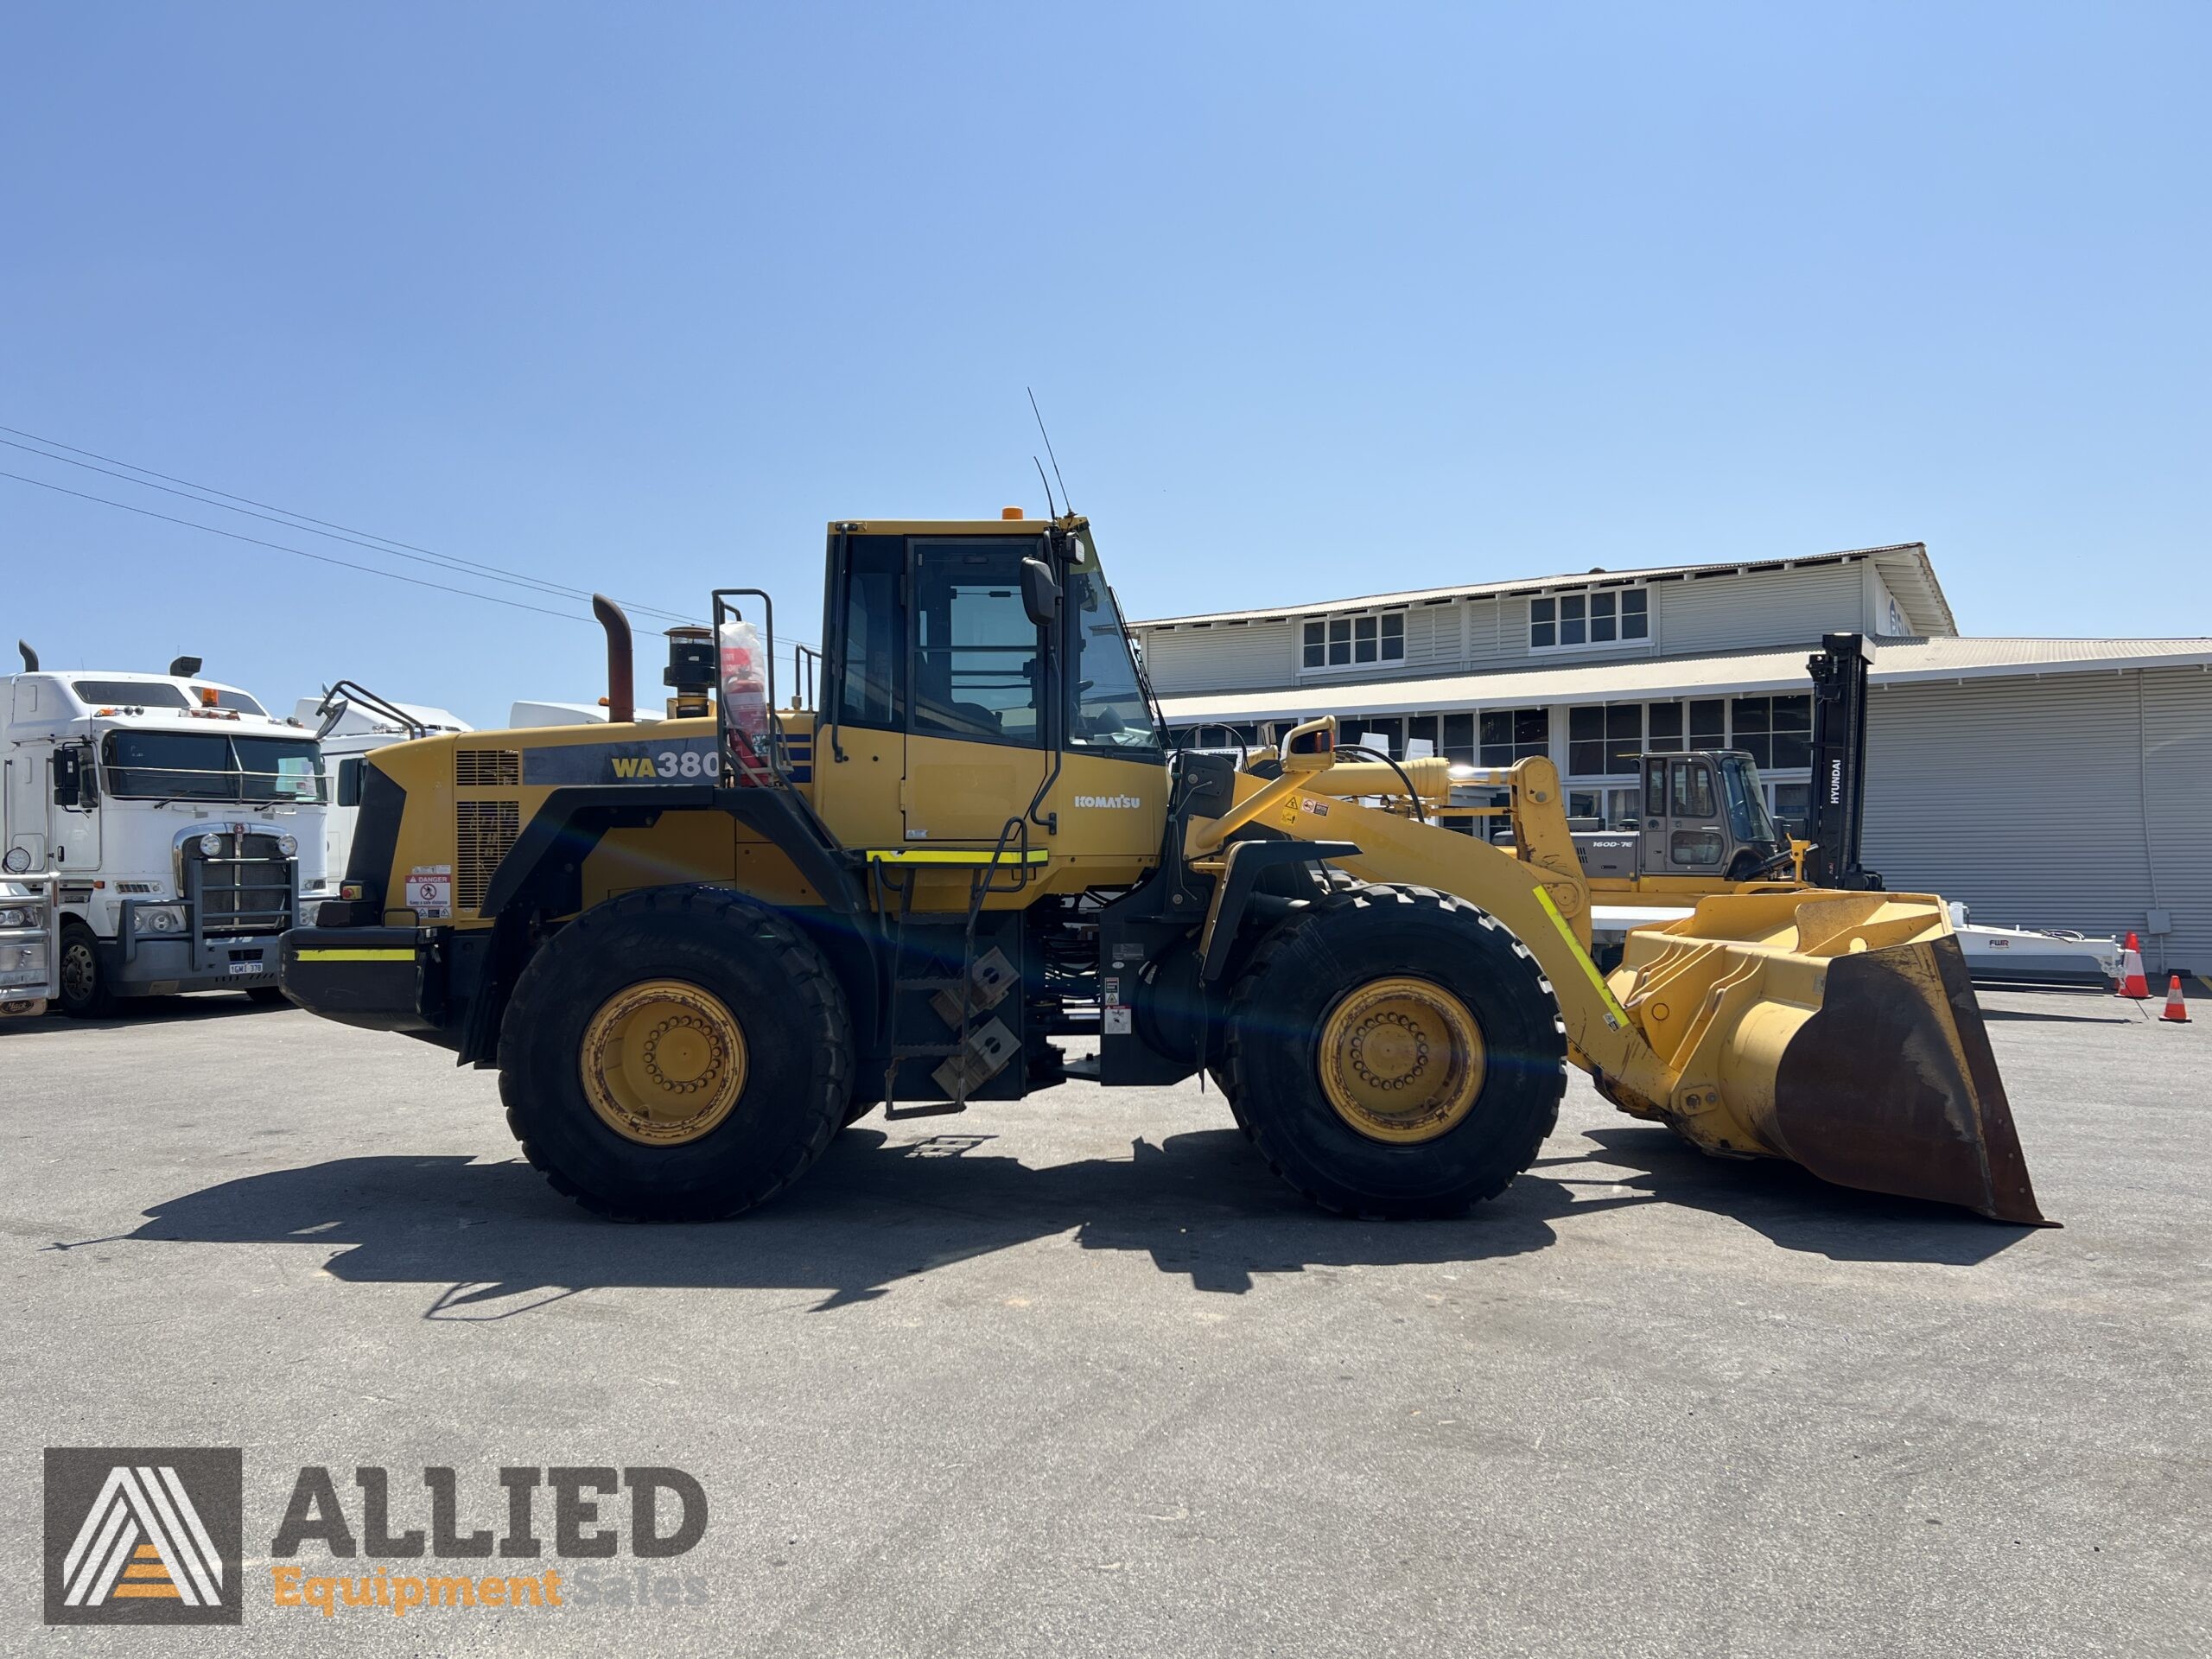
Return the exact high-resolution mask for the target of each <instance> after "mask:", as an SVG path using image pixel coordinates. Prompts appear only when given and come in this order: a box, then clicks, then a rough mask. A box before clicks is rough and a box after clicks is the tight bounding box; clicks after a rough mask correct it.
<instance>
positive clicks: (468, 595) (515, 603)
mask: <svg viewBox="0 0 2212 1659" xmlns="http://www.w3.org/2000/svg"><path fill="white" fill-rule="evenodd" d="M0 478H12V479H14V480H16V482H17V483H18V484H34V485H36V486H38V487H39V488H40V489H41V490H52V491H53V492H54V493H55V494H57V495H73V496H75V497H76V498H77V499H79V501H96V502H98V503H99V505H101V506H104V507H114V508H116V509H117V510H118V512H135V513H137V514H138V515H139V517H141V518H159V519H161V520H162V522H164V523H165V524H182V525H183V526H184V527H185V528H186V529H187V530H204V531H207V534H209V535H210V536H223V537H228V538H229V539H230V540H232V541H234V542H251V543H252V544H253V545H254V546H256V547H268V548H274V549H275V550H277V552H279V553H291V554H296V555H297V556H299V557H301V558H302V559H313V560H315V563H318V564H334V565H337V566H339V567H340V569H346V570H359V571H360V572H362V573H363V574H364V575H372V576H382V577H384V578H385V579H386V580H387V581H390V582H411V583H412V584H413V585H414V586H416V587H417V588H436V589H437V590H438V591H439V592H440V593H442V594H460V595H461V597H462V598H463V599H480V600H482V601H485V602H486V604H490V605H505V606H507V607H510V608H512V609H514V610H518V611H535V612H537V614H538V615H540V616H557V617H559V618H561V619H562V620H563V621H566V622H588V621H590V620H591V619H590V618H589V617H584V616H578V615H577V614H576V613H575V612H573V611H552V610H548V609H546V607H544V606H543V605H525V604H524V603H523V602H522V601H520V600H518V599H503V598H501V597H500V596H499V594H479V593H472V592H471V591H470V590H469V589H467V588H449V587H448V586H447V585H446V584H445V583H444V582H425V581H424V580H423V578H422V577H420V576H407V575H401V574H400V573H399V572H398V571H397V570H379V569H377V568H376V567H375V566H374V565H372V564H356V563H353V560H351V559H334V558H332V557H331V556H329V555H328V554H327V553H310V552H308V550H307V549H305V548H303V547H287V546H285V545H284V544H283V543H282V542H267V541H264V540H262V538H261V537H258V536H241V535H240V534H238V531H234V530H219V529H217V528H216V527H215V526H214V525H213V524H198V523H195V522H194V520H192V519H190V518H176V517H175V516H174V515H173V514H170V513H166V512H154V511H153V510H152V509H151V508H150V507H134V506H132V505H130V503H129V502H127V501H111V500H109V499H107V498H106V497H105V496H104V495H87V494H86V493H85V492H84V491H82V490H72V489H68V488H66V487H64V486H61V485H60V484H49V483H48V482H47V481H46V480H44V479H42V478H27V477H25V476H24V475H23V474H21V473H10V472H0Z"/></svg>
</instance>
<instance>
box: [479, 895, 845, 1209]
mask: <svg viewBox="0 0 2212 1659" xmlns="http://www.w3.org/2000/svg"><path fill="white" fill-rule="evenodd" d="M499 1060H500V1070H499V1095H500V1098H501V1099H502V1100H503V1101H505V1103H506V1108H507V1126H508V1128H510V1129H512V1131H513V1133H514V1136H515V1139H516V1140H518V1141H520V1142H521V1143H522V1149H523V1154H524V1156H525V1157H526V1158H528V1159H529V1160H530V1161H531V1164H532V1165H534V1166H536V1167H537V1169H538V1170H540V1171H541V1172H542V1173H543V1174H544V1175H545V1177H546V1179H548V1180H550V1182H551V1183H552V1184H553V1185H554V1187H555V1188H556V1190H557V1191H559V1192H563V1193H565V1194H567V1195H568V1196H569V1197H570V1198H575V1200H576V1201H577V1202H578V1203H580V1204H582V1205H584V1207H585V1208H587V1209H588V1210H591V1211H595V1212H596V1213H598V1214H601V1215H604V1216H610V1217H617V1218H620V1219H626V1220H652V1221H715V1220H720V1219H722V1218H723V1217H728V1216H734V1215H736V1214H738V1213H739V1212H740V1211H745V1210H749V1209H751V1208H752V1207H753V1205H757V1204H760V1203H763V1202H765V1201H766V1199H768V1198H772V1197H774V1196H775V1195H776V1194H777V1193H779V1192H781V1191H783V1189H784V1188H785V1187H786V1186H788V1185H791V1182H793V1181H795V1180H797V1179H798V1177H799V1176H800V1175H801V1174H803V1173H804V1172H805V1170H806V1168H807V1166H809V1165H810V1164H812V1163H813V1162H814V1160H816V1159H817V1158H818V1157H820V1156H821V1155H822V1152H823V1148H824V1147H827V1146H828V1145H829V1139H830V1137H831V1136H832V1135H835V1134H836V1131H837V1129H838V1128H840V1127H841V1125H842V1121H843V1118H844V1114H845V1110H846V1106H847V1103H848V1102H849V1100H850V1098H851V1096H852V1092H853V1039H852V1022H851V1018H850V1015H849V1012H848V1010H847V1008H846V1004H845V996H844V993H843V991H842V988H840V987H839V985H838V983H837V980H836V976H835V975H833V974H832V973H831V972H830V969H829V964H828V963H826V962H824V961H823V957H822V954H821V952H820V951H818V950H816V949H815V947H814V946H813V945H812V944H810V942H809V941H808V940H807V938H806V937H805V935H804V934H803V933H801V932H800V931H798V929H797V928H796V927H794V926H792V925H791V924H790V923H789V922H787V921H785V920H784V919H783V918H781V917H779V916H778V915H776V914H775V913H774V912H772V911H769V910H767V909H766V908H764V907H763V906H760V905H758V904H755V903H754V902H753V901H752V900H751V899H747V898H745V897H743V896H742V895H741V894H738V893H731V892H728V891H726V890H723V889H720V888H713V887H654V888H649V889H647V890H645V891H644V892H640V893H626V894H624V895H623V896H622V897H620V898H619V899H612V900H610V901H609V902H607V903H606V904H604V905H601V906H598V907H597V908H595V909H593V910H589V911H587V912H584V914H582V916H579V917H578V918H576V919H575V921H573V922H571V923H569V925H568V926H567V927H565V928H563V930H562V931H560V932H559V933H558V934H557V935H556V936H555V937H554V938H552V939H551V940H550V942H548V943H547V944H545V945H544V946H543V947H542V948H541V949H540V950H538V952H537V955H536V956H535V957H532V958H531V963H530V965H529V966H528V967H527V968H525V969H524V970H523V975H522V977H521V979H520V980H519V981H518V982H517V984H516V986H515V991H514V995H513V998H512V1000H511V1001H510V1002H509V1003H508V1006H507V1012H506V1017H505V1021H504V1022H503V1024H502V1025H501V1027H500V1034H499Z"/></svg>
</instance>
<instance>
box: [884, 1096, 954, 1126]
mask: <svg viewBox="0 0 2212 1659" xmlns="http://www.w3.org/2000/svg"><path fill="white" fill-rule="evenodd" d="M967 1109H968V1103H967V1102H966V1101H964V1100H940V1101H934V1102H932V1103H930V1104H929V1105H927V1106H886V1107H885V1108H884V1109H883V1121H884V1122H887V1123H896V1122H899V1120H900V1119H901V1118H907V1117H949V1116H951V1115H952V1114H953V1113H954V1112H964V1111H966V1110H967Z"/></svg>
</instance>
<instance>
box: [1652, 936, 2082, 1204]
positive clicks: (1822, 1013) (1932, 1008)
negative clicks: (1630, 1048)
mask: <svg viewBox="0 0 2212 1659" xmlns="http://www.w3.org/2000/svg"><path fill="white" fill-rule="evenodd" d="M1611 983H1612V988H1613V991H1614V994H1615V995H1617V996H1618V998H1619V999H1620V1001H1621V1003H1622V1004H1623V1006H1624V1007H1625V1008H1626V1010H1627V1011H1628V1014H1629V1016H1630V1019H1631V1020H1633V1021H1634V1022H1635V1023H1636V1025H1637V1027H1638V1028H1639V1029H1640V1030H1641V1031H1642V1032H1643V1035H1644V1038H1645V1039H1646V1040H1647V1041H1649V1043H1650V1044H1651V1046H1652V1047H1653V1049H1654V1051H1655V1052H1656V1053H1657V1054H1658V1055H1659V1057H1660V1058H1661V1059H1662V1061H1663V1062H1664V1063H1665V1064H1666V1065H1667V1067H1668V1069H1669V1071H1673V1072H1674V1073H1675V1075H1676V1077H1678V1079H1679V1082H1678V1084H1677V1086H1676V1088H1675V1093H1674V1096H1673V1098H1672V1099H1671V1100H1670V1101H1669V1102H1668V1103H1667V1104H1666V1105H1665V1106H1664V1107H1663V1108H1662V1109H1661V1110H1660V1111H1659V1112H1658V1113H1657V1115H1658V1116H1661V1117H1662V1118H1663V1119H1664V1121H1666V1122H1668V1123H1669V1125H1671V1126H1672V1127H1673V1128H1675V1129H1676V1130H1678V1131H1679V1132H1680V1133H1681V1134H1682V1135H1684V1136H1685V1137H1686V1138H1687V1139H1688V1140H1689V1141H1692V1142H1694V1144H1696V1145H1698V1146H1700V1147H1705V1148H1706V1149H1707V1151H1710V1152H1715V1153H1719V1154H1722V1155H1724V1156H1746V1155H1748V1156H1754V1157H1758V1156H1764V1157H1771V1158H1784V1159H1788V1160H1790V1161H1791V1162H1793V1163H1796V1164H1799V1165H1802V1166H1803V1167H1805V1168H1806V1169H1808V1170H1809V1171H1811V1172H1812V1173H1814V1174H1815V1175H1817V1176H1819V1177H1820V1178H1821V1179H1822V1180H1826V1181H1834V1183H1836V1184H1837V1185H1840V1186H1855V1187H1861V1188H1864V1189H1866V1190H1867V1191H1869V1192H1893V1193H1897V1194H1900V1195H1902V1196H1904V1197H1908V1198H1931V1199H1935V1200H1936V1201H1938V1202H1941V1203H1944V1204H1956V1205H1963V1206H1964V1207H1965V1208H1967V1209H1968V1210H1973V1211H1977V1212H1979V1213H1980V1214H1981V1215H1985V1216H1987V1217H1991V1218H1992V1219H1993V1220H1997V1221H2008V1222H2018V1223H2021V1224H2027V1225H2035V1226H2041V1225H2049V1224H2048V1223H2046V1222H2045V1221H2044V1217H2043V1214H2042V1212H2041V1211H2039V1210H2037V1207H2036V1198H2035V1190H2034V1188H2033V1187H2032V1186H2031V1185H2030V1183H2029V1180H2028V1168H2027V1160H2026V1159H2025V1158H2024V1156H2023V1154H2021V1151H2020V1141H2019V1136H2018V1133H2017V1132H2016V1131H2015V1130H2014V1128H2013V1127H2012V1106H2011V1104H2010V1103H2009V1102H2008V1101H2007V1100H2006V1099H2005V1084H2004V1082H2003V1080H2002V1079H2001V1078H1999V1076H1998V1074H1997V1063H1996V1059H1995V1057H1994V1056H1993V1054H1992V1052H1991V1051H1990V1046H1989V1033H1988V1029H1987V1027H1985V1026H1984V1025H1983V1023H1982V1018H1981V1009H1980V1005H1979V1004H1978V1003H1977V1002H1976V1001H1974V990H1973V988H1972V986H1971V985H1969V983H1968V982H1967V969H1966V957H1965V956H1964V954H1963V953H1962V952H1961V950H1960V949H1959V942H1958V939H1957V938H1956V937H1955V935H1954V934H1953V933H1952V931H1951V925H1950V918H1949V913H1948V911H1947V910H1946V909H1945V907H1944V905H1943V901H1942V899H1937V898H1935V897H1933V896H1931V895H1927V894H1920V893H1832V892H1809V893H1808V892H1796V893H1747V894H1734V895H1729V896H1726V897H1721V898H1713V899H1705V900H1704V901H1702V902H1701V903H1700V905H1699V906H1698V907H1697V910H1696V912H1694V914H1692V915H1691V916H1689V917H1688V918H1684V919H1683V920H1681V921H1678V922H1670V923H1668V924H1666V925H1663V926H1661V927H1653V928H1640V929H1638V930H1637V931H1634V932H1632V933H1630V935H1629V938H1628V944H1627V947H1626V949H1625V950H1624V953H1623V957H1622V964H1621V967H1620V968H1619V969H1618V970H1617V971H1616V973H1615V974H1614V976H1613V979H1612V982H1611Z"/></svg>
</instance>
